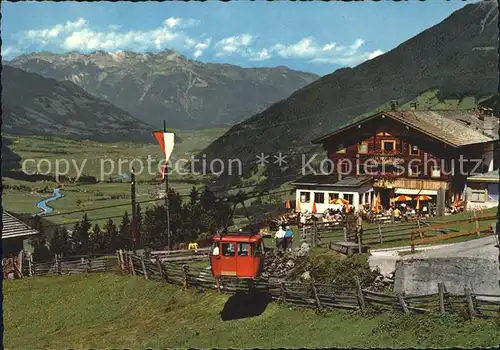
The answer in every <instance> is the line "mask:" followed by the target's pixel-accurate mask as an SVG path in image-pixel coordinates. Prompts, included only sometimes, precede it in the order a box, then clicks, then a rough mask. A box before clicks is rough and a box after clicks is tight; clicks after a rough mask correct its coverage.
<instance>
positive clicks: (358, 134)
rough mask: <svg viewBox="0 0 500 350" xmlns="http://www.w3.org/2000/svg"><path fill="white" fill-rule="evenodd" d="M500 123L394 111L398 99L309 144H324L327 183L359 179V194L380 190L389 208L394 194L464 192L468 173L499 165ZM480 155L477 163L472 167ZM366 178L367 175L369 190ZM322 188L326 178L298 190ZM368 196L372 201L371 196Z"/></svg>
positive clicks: (485, 115) (477, 116) (475, 114)
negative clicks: (327, 161) (328, 170)
mask: <svg viewBox="0 0 500 350" xmlns="http://www.w3.org/2000/svg"><path fill="white" fill-rule="evenodd" d="M498 125H499V124H498V118H496V117H495V116H493V115H492V113H491V112H490V111H484V110H477V109H476V110H444V111H443V110H439V111H430V110H417V109H416V104H412V106H411V109H410V110H398V108H397V103H392V108H391V110H389V111H382V112H378V113H375V114H373V115H369V116H366V117H361V118H359V119H357V120H355V121H354V122H352V123H350V124H348V125H346V126H344V127H341V128H339V129H337V130H335V131H333V132H331V133H329V134H327V135H325V136H322V137H320V138H318V139H316V140H314V141H313V143H314V144H322V145H323V148H324V149H325V150H326V152H327V155H328V158H329V159H330V160H331V162H330V164H331V165H332V166H333V168H332V169H331V175H330V183H331V184H330V185H333V184H334V183H336V182H338V181H342V180H340V179H341V178H342V177H344V178H346V177H348V178H349V179H350V180H349V181H350V182H356V181H355V180H354V179H355V178H360V179H362V180H363V187H364V188H363V190H362V191H363V193H367V192H370V190H371V189H373V191H374V192H375V193H376V194H378V193H380V197H381V204H382V205H383V206H385V207H388V206H389V204H390V200H391V198H393V197H395V196H398V195H408V196H415V195H428V196H431V197H432V198H433V199H434V200H435V199H436V196H437V193H438V190H439V189H440V188H443V189H444V190H445V193H446V194H447V198H448V199H450V198H451V196H452V195H454V194H456V193H459V194H462V193H463V190H464V187H465V184H466V179H467V177H468V176H470V175H471V174H472V173H474V174H477V173H482V172H486V171H493V170H495V169H498V159H494V148H495V147H498ZM461 158H463V161H462V164H463V165H462V168H463V170H464V171H463V172H461V165H460V162H459V160H460V159H461ZM478 159H479V160H480V166H479V167H476V164H477V163H478V162H477V161H476V160H478ZM349 164H350V165H349ZM339 174H340V175H341V176H340V177H339ZM367 177H369V178H370V179H371V182H370V183H369V186H368V188H367V184H368V183H367V182H366V181H365V180H366V178H367ZM325 186H327V185H326V184H325V181H324V180H323V182H322V183H321V184H314V183H313V182H311V183H310V184H309V186H307V187H306V185H305V184H304V183H303V181H302V183H301V184H300V185H298V186H297V192H298V193H299V192H305V191H311V192H314V193H315V190H314V187H317V189H318V190H319V189H320V188H321V189H323V188H325ZM304 194H305V193H302V195H299V194H298V197H297V199H298V200H299V199H301V196H302V199H303V197H304ZM313 196H316V195H315V194H313ZM363 196H364V194H363ZM316 197H317V198H316V199H318V200H319V201H321V200H322V199H323V197H322V196H316ZM368 198H369V199H370V201H371V198H372V195H369V197H368ZM353 200H354V203H352V204H354V205H355V206H357V204H358V203H359V204H361V203H364V202H365V201H364V197H363V198H361V194H360V192H358V197H357V200H356V198H353ZM323 203H328V202H327V201H326V198H325V201H324V202H321V203H316V206H317V205H318V204H323ZM318 212H319V210H318Z"/></svg>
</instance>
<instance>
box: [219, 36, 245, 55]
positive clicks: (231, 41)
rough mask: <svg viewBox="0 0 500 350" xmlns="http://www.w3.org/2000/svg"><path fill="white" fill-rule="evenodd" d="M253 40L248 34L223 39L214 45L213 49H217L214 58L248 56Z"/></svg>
mask: <svg viewBox="0 0 500 350" xmlns="http://www.w3.org/2000/svg"><path fill="white" fill-rule="evenodd" d="M253 39H254V37H253V36H252V35H250V34H242V35H237V36H231V37H228V38H224V39H222V40H220V41H218V42H217V43H216V44H215V48H216V49H217V53H216V56H217V57H222V56H229V55H232V54H239V55H241V56H248V55H249V46H250V44H251V43H252V41H253Z"/></svg>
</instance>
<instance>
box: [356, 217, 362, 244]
mask: <svg viewBox="0 0 500 350" xmlns="http://www.w3.org/2000/svg"><path fill="white" fill-rule="evenodd" d="M356 235H357V237H359V240H360V241H361V237H362V235H363V217H362V216H361V213H359V212H358V213H356Z"/></svg>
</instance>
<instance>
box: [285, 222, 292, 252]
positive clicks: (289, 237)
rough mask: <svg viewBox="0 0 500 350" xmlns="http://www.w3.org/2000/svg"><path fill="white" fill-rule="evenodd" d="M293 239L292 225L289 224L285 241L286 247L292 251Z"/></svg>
mask: <svg viewBox="0 0 500 350" xmlns="http://www.w3.org/2000/svg"><path fill="white" fill-rule="evenodd" d="M292 239H293V231H292V229H291V228H290V226H287V227H286V232H285V242H286V249H287V250H288V251H289V252H291V251H292Z"/></svg>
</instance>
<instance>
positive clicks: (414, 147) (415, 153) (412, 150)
mask: <svg viewBox="0 0 500 350" xmlns="http://www.w3.org/2000/svg"><path fill="white" fill-rule="evenodd" d="M409 146H410V152H409V153H410V155H412V156H418V154H419V149H418V146H417V145H409Z"/></svg>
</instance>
